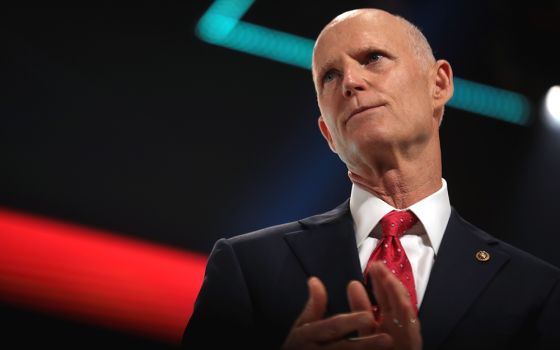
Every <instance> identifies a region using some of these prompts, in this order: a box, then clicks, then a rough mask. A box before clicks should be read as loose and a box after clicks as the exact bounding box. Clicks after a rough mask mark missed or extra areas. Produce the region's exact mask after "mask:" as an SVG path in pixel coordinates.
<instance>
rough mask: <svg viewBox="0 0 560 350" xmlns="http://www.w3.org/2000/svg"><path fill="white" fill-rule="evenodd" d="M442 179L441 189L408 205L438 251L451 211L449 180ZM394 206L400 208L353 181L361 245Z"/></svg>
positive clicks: (352, 196) (354, 213)
mask: <svg viewBox="0 0 560 350" xmlns="http://www.w3.org/2000/svg"><path fill="white" fill-rule="evenodd" d="M441 182H442V186H441V188H440V189H439V190H438V191H436V192H434V193H432V194H431V195H429V196H428V197H426V198H424V199H422V200H420V201H419V202H416V203H414V204H413V205H411V206H410V207H408V208H407V209H410V210H411V211H412V212H413V213H414V214H415V215H416V216H417V217H418V219H419V220H420V222H421V223H422V225H423V226H424V229H425V231H426V234H427V235H428V238H429V239H430V243H431V245H432V248H433V249H434V253H435V254H437V252H438V249H439V246H440V244H441V240H442V238H443V233H444V232H445V228H446V227H447V222H448V221H449V217H450V215H451V205H450V203H449V195H448V193H447V182H446V181H445V180H444V179H442V180H441ZM392 210H397V209H395V208H393V207H392V206H391V205H389V204H387V203H385V202H384V201H383V200H381V199H380V198H378V197H376V196H375V195H374V194H372V193H370V192H368V191H366V190H364V189H363V188H361V187H360V186H358V185H355V184H354V185H352V192H351V194H350V212H351V214H352V218H353V219H354V232H355V234H356V242H357V243H358V246H359V245H360V244H361V243H362V242H363V241H364V240H365V239H366V238H367V237H368V236H369V234H370V233H371V232H372V231H373V228H374V227H375V226H376V225H377V224H378V223H379V221H380V220H381V218H382V217H383V216H385V215H386V214H387V213H389V212H390V211H392Z"/></svg>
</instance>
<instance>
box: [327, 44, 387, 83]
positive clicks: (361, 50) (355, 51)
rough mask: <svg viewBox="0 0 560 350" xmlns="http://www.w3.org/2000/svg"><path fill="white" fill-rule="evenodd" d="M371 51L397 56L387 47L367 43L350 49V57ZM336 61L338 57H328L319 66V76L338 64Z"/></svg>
mask: <svg viewBox="0 0 560 350" xmlns="http://www.w3.org/2000/svg"><path fill="white" fill-rule="evenodd" d="M371 52H379V53H381V54H383V55H384V56H386V57H387V58H395V56H394V55H392V54H390V53H389V52H388V50H387V49H385V48H381V47H380V46H377V45H367V46H362V47H358V48H356V49H353V50H351V51H350V57H353V58H356V57H360V56H362V55H364V54H367V53H371ZM336 61H338V59H332V58H331V59H328V60H326V61H325V62H324V63H323V64H322V65H320V66H318V67H317V78H318V79H321V78H322V77H323V75H324V74H325V73H326V72H328V71H329V70H330V69H331V67H332V66H334V65H335V64H336Z"/></svg>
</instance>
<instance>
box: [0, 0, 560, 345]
mask: <svg viewBox="0 0 560 350" xmlns="http://www.w3.org/2000/svg"><path fill="white" fill-rule="evenodd" d="M211 3H212V1H210V0H201V1H158V2H131V3H128V4H127V3H117V2H111V5H110V6H109V5H107V6H105V5H102V4H101V3H100V2H93V1H82V2H73V3H68V2H66V3H62V2H57V1H54V2H48V3H44V4H41V5H37V4H35V3H31V2H25V1H24V2H22V3H21V6H20V7H17V8H15V7H11V8H5V7H4V8H2V10H1V11H0V29H1V30H0V33H1V34H0V35H1V40H2V41H1V42H2V54H1V56H0V57H1V64H0V96H1V98H0V117H1V127H0V160H1V168H0V169H1V170H0V206H2V207H6V208H10V209H15V210H20V211H23V212H27V213H32V214H39V215H44V216H48V217H52V218H56V219H60V220H64V221H68V222H73V223H79V224H83V225H87V226H91V227H96V228H102V229H107V230H111V231H115V232H120V233H121V234H122V235H126V236H130V237H135V238H138V239H142V240H146V241H149V242H153V243H157V244H163V245H168V246H174V247H179V248H182V249H185V250H190V251H197V252H200V253H204V254H206V253H208V252H209V251H210V250H211V248H212V245H213V243H214V242H215V241H216V240H217V239H218V238H221V237H225V236H233V235H236V234H241V233H244V232H247V231H251V230H255V229H258V228H261V227H264V226H268V225H273V224H279V223H282V222H285V221H288V220H296V219H298V218H302V217H305V216H309V215H312V214H315V213H319V212H321V211H325V210H328V209H330V208H333V207H334V206H336V205H338V204H339V203H341V202H342V201H344V200H345V199H346V198H347V197H348V196H349V190H350V182H349V180H348V179H347V177H346V172H345V168H344V166H343V164H342V163H341V162H340V161H339V159H338V158H337V157H336V155H334V154H332V153H331V152H330V150H329V149H328V147H327V145H326V143H325V142H324V140H323V139H322V137H321V135H320V133H319V131H318V129H317V126H316V118H317V116H318V115H319V111H318V108H317V105H316V100H315V95H314V88H313V84H312V81H311V73H310V72H309V71H308V70H305V69H301V68H297V67H293V66H289V65H284V64H281V63H278V62H274V61H270V60H267V59H264V58H260V57H255V56H250V55H247V54H244V53H241V52H237V51H232V50H228V49H226V48H222V47H218V46H212V45H210V44H208V43H205V42H203V41H201V40H200V39H198V38H197V37H196V36H195V35H194V29H195V26H196V23H197V20H198V19H199V18H200V16H201V15H202V14H203V13H204V12H205V11H206V10H207V8H208V7H209V6H210V4H211ZM358 7H380V8H383V9H386V10H390V11H393V12H396V13H398V14H401V15H403V16H404V17H406V18H408V19H410V20H411V21H412V22H414V23H416V24H417V25H418V26H419V27H420V28H422V30H423V31H424V33H425V34H426V36H427V37H428V39H429V41H430V42H431V43H432V46H433V49H434V52H435V55H436V57H437V58H445V59H447V60H449V61H450V62H451V64H452V66H453V68H454V73H455V75H456V76H458V77H461V78H464V79H469V80H472V81H476V82H480V83H484V84H488V85H492V86H495V87H499V88H503V89H508V90H512V91H515V92H518V93H521V94H523V95H525V96H526V97H527V98H528V99H529V100H530V101H531V103H532V107H533V109H532V115H531V116H532V122H531V123H530V124H529V125H528V126H519V125H515V124H509V123H506V122H503V121H499V120H494V119H489V118H486V117H482V116H480V115H475V114H472V113H468V112H464V111H460V110H457V109H453V108H448V109H447V110H446V115H445V118H444V122H443V125H442V128H441V134H442V142H443V162H444V177H445V179H446V180H447V182H448V186H449V193H450V199H451V203H452V205H453V206H454V207H455V208H456V209H457V210H458V211H459V212H460V213H461V214H462V215H463V216H464V217H465V218H466V219H468V220H470V221H472V222H473V223H475V224H476V225H478V226H479V227H481V228H482V229H484V230H486V231H488V232H490V233H492V234H493V235H495V236H497V237H498V238H501V239H504V240H506V241H508V242H509V243H511V244H513V245H516V246H518V247H520V248H522V249H525V250H527V251H529V252H530V253H533V254H535V255H537V256H538V257H541V258H542V259H544V260H546V261H548V262H550V263H552V264H555V265H557V266H560V255H559V254H557V252H556V251H555V247H556V246H557V245H558V244H560V238H559V236H558V232H559V230H558V228H557V227H556V226H554V225H552V224H551V223H553V222H554V221H555V219H556V217H557V212H558V210H557V209H558V204H557V203H558V197H559V195H560V182H559V181H558V179H560V165H559V162H558V159H560V137H559V135H560V134H559V133H558V132H557V131H553V130H551V129H549V128H547V126H546V125H545V124H543V123H542V122H541V121H540V118H541V111H540V108H541V107H540V104H541V103H542V98H543V97H544V95H545V93H546V91H547V90H548V88H549V87H551V86H552V85H555V84H559V83H560V67H559V66H558V62H560V50H558V38H559V37H560V27H559V26H558V18H560V3H559V2H552V1H538V0H537V1H531V2H530V3H529V2H509V1H505V0H498V1H482V0H471V1H444V0H433V1H404V0H402V1H357V0H356V1H320V2H317V1H307V2H302V1H294V0H284V1H264V0H260V1H256V3H255V4H254V5H253V7H251V9H250V10H249V12H248V13H247V14H246V15H245V16H244V17H243V20H244V21H247V22H250V23H255V24H259V25H263V26H266V27H270V28H274V29H277V30H281V31H285V32H288V33H293V34H296V35H299V36H303V37H307V38H311V39H313V38H314V37H316V35H317V34H318V33H319V31H320V30H321V28H322V27H323V26H324V25H325V24H326V23H327V22H328V21H329V20H330V19H332V18H333V17H334V16H335V15H337V14H339V13H340V12H342V11H345V10H349V9H352V8H358ZM0 313H1V314H2V315H3V316H2V318H3V319H2V321H3V322H5V323H7V324H9V325H10V326H9V328H8V334H13V336H12V337H13V338H14V340H19V341H22V342H23V343H21V344H23V345H29V346H35V345H37V344H53V345H59V346H60V345H68V346H72V345H73V344H76V342H77V341H80V342H81V343H82V342H84V339H85V342H86V343H88V344H89V345H90V346H91V347H92V348H93V347H98V346H100V345H103V344H108V343H112V344H117V345H122V346H134V347H136V348H138V347H140V348H142V346H143V347H150V346H152V345H154V344H151V343H149V342H141V341H140V340H138V339H135V338H130V337H128V336H125V335H120V334H114V333H112V332H109V331H105V330H98V329H92V328H90V327H87V326H85V325H77V324H75V323H72V322H69V321H66V320H61V319H55V318H53V317H51V316H48V315H41V314H36V313H33V312H30V311H24V310H20V309H18V308H15V307H13V306H11V305H4V306H3V307H2V309H0ZM16 334H17V335H16ZM21 334H23V335H24V336H21ZM140 343H141V344H142V345H139V344H140ZM157 345H158V346H161V344H157ZM154 346H155V345H154Z"/></svg>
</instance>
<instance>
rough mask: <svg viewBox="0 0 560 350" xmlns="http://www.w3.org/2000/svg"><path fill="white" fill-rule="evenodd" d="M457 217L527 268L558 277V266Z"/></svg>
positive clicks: (485, 239)
mask: <svg viewBox="0 0 560 350" xmlns="http://www.w3.org/2000/svg"><path fill="white" fill-rule="evenodd" d="M457 217H458V218H459V219H460V221H461V222H462V223H463V224H464V225H466V226H467V227H468V229H469V230H470V231H472V232H473V233H474V234H475V235H477V236H479V237H480V238H482V239H483V240H484V241H486V242H488V243H489V244H491V245H493V246H495V247H496V248H498V249H499V250H500V251H502V252H504V253H506V254H507V255H509V256H510V258H511V259H513V260H514V261H518V262H519V263H521V264H524V265H526V266H527V267H529V268H535V269H537V270H538V271H542V272H544V273H546V274H550V275H551V276H556V277H557V278H560V269H559V268H558V267H556V266H554V265H552V264H550V263H548V262H547V261H544V260H542V259H541V258H539V257H537V256H535V255H533V254H531V253H529V252H527V251H525V250H523V249H520V248H518V247H516V246H513V245H511V244H510V243H508V242H505V241H503V240H501V239H498V238H496V237H495V236H493V235H491V234H490V233H488V232H486V231H484V230H482V229H481V228H479V227H477V226H475V225H473V224H472V223H470V222H468V221H466V220H465V219H463V218H461V217H460V216H459V215H457ZM537 270H535V271H537Z"/></svg>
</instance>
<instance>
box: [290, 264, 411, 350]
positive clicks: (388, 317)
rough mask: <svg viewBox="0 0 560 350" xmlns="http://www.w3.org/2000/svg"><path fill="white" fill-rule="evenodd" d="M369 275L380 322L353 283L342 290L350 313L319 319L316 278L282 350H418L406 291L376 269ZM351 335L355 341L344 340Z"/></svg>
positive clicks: (323, 295) (322, 298)
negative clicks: (354, 333) (352, 334)
mask: <svg viewBox="0 0 560 350" xmlns="http://www.w3.org/2000/svg"><path fill="white" fill-rule="evenodd" d="M370 272H371V277H372V280H373V281H374V293H375V295H376V297H377V299H378V302H379V307H381V310H382V314H381V319H380V320H375V319H374V316H373V313H372V311H371V310H372V305H371V303H370V301H369V298H368V296H367V293H366V290H365V288H364V286H363V285H362V284H361V283H360V282H358V281H352V282H350V283H349V284H348V288H347V296H348V302H349V304H350V309H351V312H349V313H345V314H339V315H335V316H332V317H329V318H326V319H325V318H323V315H324V313H325V310H326V305H327V291H326V290H325V286H324V285H323V283H321V281H320V280H319V279H318V278H316V277H311V278H310V279H309V281H308V288H309V299H308V300H307V304H306V305H305V307H304V309H303V311H302V313H301V314H300V316H299V317H298V319H297V320H296V321H295V323H294V325H293V327H292V329H291V330H290V333H289V334H288V337H287V338H286V341H285V343H284V345H283V347H282V349H283V350H292V349H294V350H295V349H305V350H307V349H372V350H373V349H398V350H419V349H421V348H422V339H421V336H420V324H419V322H418V321H417V319H416V316H415V315H414V311H413V309H412V306H411V304H410V298H409V297H408V294H407V293H408V292H407V291H406V288H404V286H402V284H401V283H400V282H399V281H398V280H397V279H396V278H395V277H394V276H393V275H391V273H390V272H389V271H388V270H387V269H386V268H385V266H383V265H382V264H375V265H374V266H373V267H372V268H371V270H370ZM353 332H357V334H358V336H357V337H348V335H349V334H350V333H353Z"/></svg>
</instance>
